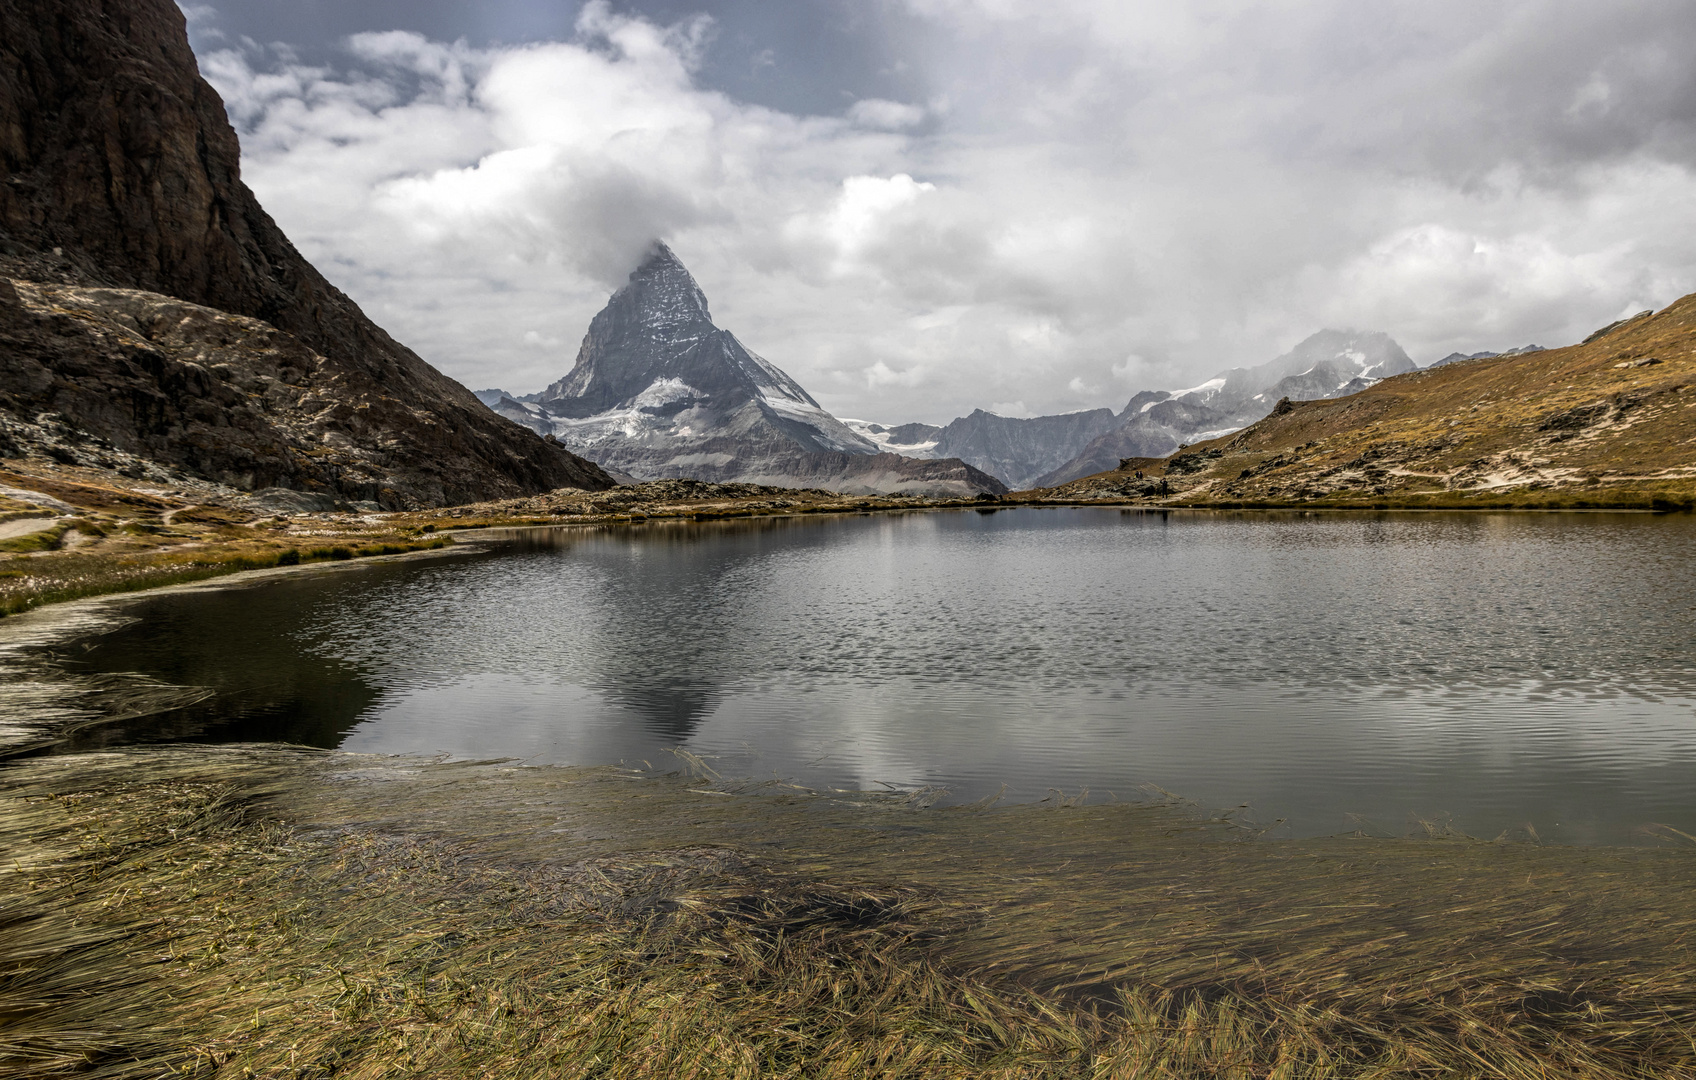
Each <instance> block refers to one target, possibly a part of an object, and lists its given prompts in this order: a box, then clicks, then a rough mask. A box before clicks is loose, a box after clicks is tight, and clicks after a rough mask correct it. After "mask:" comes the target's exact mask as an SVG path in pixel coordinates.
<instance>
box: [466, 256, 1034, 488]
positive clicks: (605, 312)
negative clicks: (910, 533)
mask: <svg viewBox="0 0 1696 1080" xmlns="http://www.w3.org/2000/svg"><path fill="white" fill-rule="evenodd" d="M490 398H493V399H494V400H490ZM485 400H486V401H488V402H489V404H490V405H491V406H492V407H493V408H494V409H495V411H497V412H499V413H502V414H503V415H505V416H508V417H510V418H511V419H513V420H517V421H518V422H519V423H522V424H528V425H529V426H530V427H532V428H534V429H536V430H537V431H539V432H541V433H542V434H544V435H553V436H554V437H556V438H557V439H558V440H559V441H560V442H562V443H564V444H565V445H566V446H568V447H571V448H572V449H573V450H575V451H576V452H577V453H579V454H582V455H583V456H584V457H587V458H589V459H590V460H592V461H595V462H597V463H599V464H600V465H602V466H604V467H606V468H608V469H610V470H614V471H615V472H618V473H624V474H626V475H628V476H630V477H633V478H636V479H642V480H648V479H658V478H662V477H692V478H695V479H699V480H714V481H743V482H750V483H766V484H776V485H782V486H790V487H794V486H803V487H827V488H834V489H835V490H838V491H845V492H855V493H867V494H869V493H894V492H908V493H912V494H927V495H950V494H972V493H976V492H980V491H996V492H999V491H1003V490H1005V488H1004V486H1003V485H1002V484H1001V483H1000V482H999V481H997V480H996V479H995V478H993V477H991V476H988V475H986V474H984V473H981V472H979V471H978V470H977V469H974V468H971V467H970V466H967V465H964V464H962V463H961V462H959V461H957V460H951V459H948V460H936V461H933V460H924V461H921V460H915V459H913V458H906V457H901V456H899V455H897V454H889V453H880V452H879V450H880V447H879V446H878V445H877V444H876V443H875V442H873V441H872V440H871V439H868V438H866V437H865V436H864V435H861V434H859V433H858V432H855V431H853V430H852V429H850V428H849V427H848V426H847V425H846V424H844V423H842V421H840V420H838V419H837V418H836V417H834V416H832V415H831V414H830V413H828V412H826V411H825V410H824V409H822V408H820V407H819V403H818V402H817V401H814V400H813V397H812V395H811V394H808V393H807V391H806V390H805V389H803V388H802V386H801V384H800V383H798V382H796V381H795V380H794V379H792V378H790V377H789V376H788V375H786V374H785V373H784V372H783V371H782V370H780V369H779V368H778V367H777V366H776V365H775V364H772V363H771V362H769V361H767V360H765V359H763V358H762V357H760V356H758V355H756V354H755V353H753V352H752V351H750V350H749V349H748V348H747V347H746V346H744V345H743V344H742V342H740V341H738V340H737V338H736V335H735V334H732V333H731V332H730V331H728V330H722V329H720V328H719V327H718V326H716V325H714V323H713V318H712V312H711V310H710V309H709V308H708V306H707V297H706V294H705V293H703V292H702V291H701V287H700V285H699V284H697V283H696V281H695V278H694V276H693V275H692V274H690V273H689V270H688V268H686V267H685V266H684V265H683V262H682V260H681V259H679V258H678V257H677V255H676V253H674V252H673V251H672V250H671V248H669V247H667V246H666V245H665V244H663V243H658V242H656V243H655V244H654V245H653V246H652V247H651V248H650V249H649V250H648V252H647V254H646V256H645V257H644V258H643V260H642V263H641V265H640V266H638V267H637V268H636V270H635V272H634V273H632V274H631V275H630V280H629V281H628V282H627V283H626V284H625V285H624V286H623V287H622V288H620V289H619V290H618V291H617V292H615V293H613V295H612V298H611V299H610V300H608V301H607V305H606V307H604V308H602V309H601V311H600V314H598V315H596V316H595V318H594V320H593V321H591V322H590V323H589V332H588V333H587V334H586V335H585V336H584V338H583V345H582V347H581V348H580V349H579V350H578V351H577V362H576V364H575V365H574V366H573V367H572V369H571V371H570V372H568V373H567V374H566V376H565V377H564V378H562V379H560V380H559V381H558V382H555V383H554V384H553V385H551V386H549V387H548V388H547V389H546V390H543V391H542V392H541V393H539V394H534V395H531V396H529V397H526V398H523V399H514V398H512V397H510V396H506V395H501V394H499V393H498V392H489V393H488V396H486V397H485Z"/></svg>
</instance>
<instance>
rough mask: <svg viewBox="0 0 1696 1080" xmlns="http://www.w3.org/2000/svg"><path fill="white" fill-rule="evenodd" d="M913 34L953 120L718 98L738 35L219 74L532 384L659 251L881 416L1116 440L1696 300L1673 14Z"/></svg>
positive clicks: (411, 301)
mask: <svg viewBox="0 0 1696 1080" xmlns="http://www.w3.org/2000/svg"><path fill="white" fill-rule="evenodd" d="M906 4H907V6H908V8H909V9H911V10H912V11H913V12H915V13H917V15H918V16H919V17H921V18H923V19H925V20H928V21H930V22H932V23H933V24H935V26H936V28H937V29H938V30H939V31H940V32H939V33H938V34H937V35H935V41H936V43H937V44H936V46H935V50H934V55H930V56H929V57H928V59H927V61H926V62H927V63H928V65H929V66H928V69H927V72H926V75H927V78H928V81H929V82H930V84H931V85H932V87H933V90H934V92H933V93H929V94H926V95H924V100H925V101H926V102H927V104H926V105H925V106H923V107H921V106H918V105H907V104H902V103H899V102H895V101H885V100H881V99H863V100H860V101H857V102H855V103H854V104H853V105H851V106H850V107H849V108H848V110H847V112H846V115H845V116H841V117H825V116H805V115H797V114H791V113H784V112H780V111H777V110H773V109H769V108H763V107H759V106H755V105H750V104H747V103H744V102H740V101H737V100H735V99H733V98H731V97H728V96H726V95H725V94H723V93H719V92H715V91H712V90H710V89H707V88H705V87H703V86H702V85H701V81H700V80H701V74H700V72H701V70H702V59H703V57H704V56H705V55H706V51H707V50H709V49H711V48H712V36H713V27H712V24H711V23H710V21H709V20H706V19H704V18H693V19H688V20H684V21H683V22H680V23H678V24H676V25H673V26H660V25H656V24H654V23H651V22H648V21H644V20H642V19H640V18H634V17H630V16H625V15H619V14H616V13H614V12H613V10H612V9H611V8H610V7H609V6H607V5H606V4H605V3H591V4H589V5H587V6H586V7H585V8H584V9H583V11H582V13H581V15H580V17H579V20H578V22H577V26H576V35H575V37H573V38H572V39H571V40H569V41H555V42H544V43H539V44H534V45H528V46H520V47H500V48H472V47H469V46H467V45H465V44H463V43H459V44H445V43H441V42H435V41H430V40H427V39H425V38H423V37H420V36H418V35H416V34H410V33H401V32H389V33H381V34H362V35H359V36H356V37H354V38H352V39H350V40H349V41H348V43H347V45H348V49H347V52H346V54H345V55H346V57H347V62H346V65H345V67H344V68H339V69H331V68H328V67H323V66H312V65H307V64H303V63H300V62H299V61H297V60H295V59H294V58H293V57H292V55H291V54H289V53H288V52H287V51H286V50H276V49H273V50H270V51H265V50H259V49H257V48H256V47H252V46H251V45H245V46H243V47H241V48H223V49H219V50H216V51H210V52H207V53H205V54H204V55H202V57H201V63H202V68H203V70H204V71H205V72H206V74H207V76H208V78H209V79H210V80H211V81H212V82H213V83H214V85H215V86H216V87H217V88H218V89H219V91H220V92H221V93H222V94H223V95H224V97H225V100H226V103H227V104H228V106H229V109H230V113H231V116H232V118H233V119H234V120H235V122H236V123H237V125H238V127H239V128H240V129H241V132H242V139H243V151H244V159H243V168H244V177H245V178H246V179H247V180H248V182H249V183H250V184H251V185H252V186H253V187H254V189H255V190H256V191H257V192H258V194H259V196H260V198H261V200H262V201H263V202H264V203H265V205H266V207H267V209H269V210H270V211H271V212H272V213H273V215H274V216H276V217H277V219H278V220H279V222H280V223H281V224H282V225H283V227H284V228H285V229H286V230H287V231H288V232H289V234H290V236H291V237H292V238H293V239H294V240H295V242H296V243H297V244H298V245H299V246H300V247H301V248H302V250H303V251H305V252H306V253H307V255H308V256H309V257H310V258H312V259H313V260H314V261H315V262H316V263H317V264H318V265H319V267H320V268H321V269H322V270H324V272H325V273H326V274H327V275H328V276H329V277H330V278H331V279H332V280H334V281H335V282H336V283H337V284H339V285H341V286H342V287H344V288H345V289H347V291H348V292H350V293H351V294H352V295H353V296H354V297H355V298H356V299H357V300H359V301H360V302H361V303H362V304H363V305H365V306H366V307H367V309H368V310H369V311H370V313H371V314H372V315H373V317H375V318H376V319H377V320H378V321H379V322H380V323H382V324H383V325H384V326H385V327H387V328H388V329H390V330H391V331H392V332H393V333H394V334H395V335H396V336H397V337H398V338H400V339H401V340H403V341H405V342H407V343H408V344H410V345H412V346H413V347H414V348H416V349H418V351H420V352H421V353H422V354H423V355H424V356H426V358H428V359H430V360H431V361H432V362H434V363H436V364H438V365H439V366H441V367H442V368H443V369H444V370H446V371H447V372H448V373H449V374H451V375H453V376H455V377H456V378H459V379H461V380H462V381H465V382H468V383H472V384H474V385H477V386H488V385H502V386H505V387H506V388H507V389H509V390H512V391H514V392H524V391H527V390H532V389H536V388H538V387H540V386H542V385H544V384H546V383H547V382H550V381H552V380H554V379H556V378H558V377H559V376H560V375H562V374H563V373H564V372H565V371H566V370H567V369H568V368H569V366H570V364H571V362H572V359H573V357H574V355H575V352H576V343H577V342H578V341H579V340H580V339H581V337H582V334H583V331H584V329H585V328H586V327H587V324H588V321H589V318H590V317H591V316H592V315H593V313H594V312H595V311H596V310H597V309H598V308H599V307H600V306H601V304H602V303H603V302H604V301H605V298H606V295H607V293H608V292H609V291H610V290H611V289H612V288H614V287H616V286H617V285H618V284H619V283H620V282H621V281H622V280H623V277H624V275H625V274H626V273H627V272H628V270H629V269H630V268H631V266H632V265H633V263H634V261H635V259H636V257H637V253H638V252H640V250H641V249H642V248H643V247H644V246H645V245H646V244H647V242H648V241H649V240H650V239H652V238H654V237H662V238H665V239H667V240H668V241H669V242H670V243H671V244H672V246H673V247H674V248H675V249H676V250H677V251H678V252H679V254H680V255H682V257H683V258H684V260H685V261H686V262H687V263H688V264H689V265H690V267H691V269H692V270H694V271H695V273H696V276H697V277H698V278H700V279H701V283H702V286H703V288H704V289H705V290H706V292H707V294H708V296H709V298H710V300H711V302H712V306H713V311H714V314H715V316H716V317H717V319H718V321H719V323H720V325H723V326H726V327H728V328H730V329H732V330H734V331H736V332H737V334H738V335H739V336H741V337H742V338H744V339H745V340H746V341H747V342H748V344H749V345H750V346H751V347H753V348H755V349H756V350H757V351H758V352H760V353H762V354H763V355H766V356H769V357H770V358H771V359H772V360H773V361H774V362H775V363H777V364H779V365H780V366H782V367H784V368H785V369H786V370H788V371H790V372H791V373H792V374H793V375H795V376H796V377H797V378H798V379H799V380H800V381H801V382H802V384H803V385H805V386H807V387H808V388H809V389H810V390H812V391H813V393H814V394H815V396H817V397H819V398H820V399H821V402H822V403H823V404H825V406H826V407H827V408H830V409H832V410H833V411H838V412H841V413H843V414H846V415H854V416H864V417H869V418H871V419H874V420H884V421H888V422H901V421H905V420H914V419H924V420H930V421H946V420H948V419H950V418H951V417H953V416H955V415H960V414H964V413H966V412H969V411H970V410H971V409H972V408H974V407H978V406H980V405H982V404H983V403H984V402H985V401H993V402H998V403H999V404H997V405H996V406H995V408H996V410H997V411H1003V412H1006V413H1008V414H1016V415H1026V414H1029V413H1030V412H1038V413H1040V412H1050V411H1062V410H1071V409H1076V408H1078V407H1080V405H1093V404H1104V405H1109V406H1112V407H1115V408H1117V407H1119V406H1121V405H1122V404H1123V401H1122V400H1120V399H1121V398H1122V397H1124V396H1128V394H1129V393H1130V392H1133V391H1135V390H1137V389H1142V388H1170V387H1173V386H1181V385H1188V384H1191V383H1194V382H1197V381H1200V379H1203V378H1206V377H1208V376H1209V375H1211V374H1212V373H1213V372H1214V371H1216V370H1218V369H1220V368H1224V367H1228V366H1233V365H1237V364H1244V363H1256V362H1259V361H1262V360H1265V359H1268V358H1270V357H1271V356H1273V355H1276V354H1277V353H1278V352H1281V351H1283V350H1284V349H1286V348H1288V347H1289V346H1290V345H1291V344H1293V343H1294V342H1295V341H1297V340H1299V339H1300V338H1301V337H1304V336H1306V335H1307V334H1308V333H1311V332H1312V331H1313V330H1316V329H1318V328H1320V327H1321V326H1324V325H1327V324H1330V325H1338V324H1347V325H1353V326H1358V327H1363V328H1372V329H1383V330H1386V331H1389V332H1390V333H1391V334H1392V335H1393V336H1395V337H1396V338H1397V339H1398V340H1399V341H1401V343H1402V344H1403V345H1404V346H1405V347H1406V348H1407V349H1408V350H1409V352H1410V353H1412V354H1413V355H1414V357H1415V358H1416V359H1420V360H1429V359H1434V358H1435V357H1437V356H1440V355H1442V354H1443V353H1445V352H1448V351H1451V350H1452V349H1464V350H1465V351H1474V350H1476V349H1480V348H1505V347H1509V346H1512V345H1516V344H1524V343H1525V342H1528V341H1536V342H1538V343H1539V344H1543V345H1558V344H1562V343H1564V342H1568V341H1572V340H1575V339H1576V338H1577V337H1579V336H1582V334H1583V333H1585V332H1587V331H1588V330H1589V329H1592V328H1594V326H1595V325H1598V324H1599V323H1601V322H1605V321H1607V319H1608V318H1610V317H1612V316H1613V314H1614V313H1615V312H1618V311H1620V310H1624V309H1626V308H1631V309H1632V310H1635V309H1636V308H1635V307H1633V305H1636V307H1650V306H1655V307H1659V306H1661V305H1663V304H1665V303H1667V302H1669V301H1671V300H1672V299H1674V298H1676V297H1677V296H1679V295H1681V294H1682V293H1684V292H1688V291H1690V290H1691V289H1692V288H1696V179H1693V175H1692V169H1693V163H1696V122H1693V121H1692V119H1691V117H1690V115H1689V113H1688V107H1687V106H1688V101H1689V100H1690V99H1691V95H1692V94H1693V93H1696V72H1693V71H1692V68H1691V66H1690V65H1689V63H1688V56H1689V55H1690V49H1691V48H1696V23H1692V22H1691V21H1690V20H1688V19H1683V18H1680V17H1679V14H1680V9H1679V5H1676V4H1672V3H1669V2H1665V0H1625V2H1624V3H1622V4H1620V5H1609V6H1608V7H1607V8H1606V9H1603V8H1600V7H1593V6H1590V5H1583V4H1580V3H1578V2H1577V0H1514V2H1512V3H1510V2H1508V0H1478V2H1466V3H1462V2H1461V0H1433V2H1432V3H1430V4H1427V5H1377V6H1368V7H1366V8H1362V7H1360V6H1359V5H1358V4H1354V3H1351V2H1347V0H1311V2H1306V3H1297V4H1270V3H1266V2H1251V0H1185V2H1178V3H1174V4H1168V5H1146V4H1145V5H1128V4H1121V3H1107V2H1105V0H1099V2H1097V0H1046V2H1044V3H1041V4H1038V3H1036V2H1035V0H906ZM1687 24H1688V25H1687ZM201 40H202V42H203V43H204V42H207V41H211V40H213V39H212V38H210V37H209V36H207V35H206V34H205V33H204V32H202V33H201ZM515 328H522V329H521V330H520V329H515ZM532 335H533V336H532ZM1098 388H1105V389H1098ZM1094 394H1101V395H1115V396H1112V397H1108V396H1102V397H1101V398H1100V399H1099V400H1095V401H1086V400H1083V399H1084V398H1085V397H1087V396H1088V395H1094ZM1027 403H1028V405H1029V408H1028V409H1027V407H1026V404H1027Z"/></svg>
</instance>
